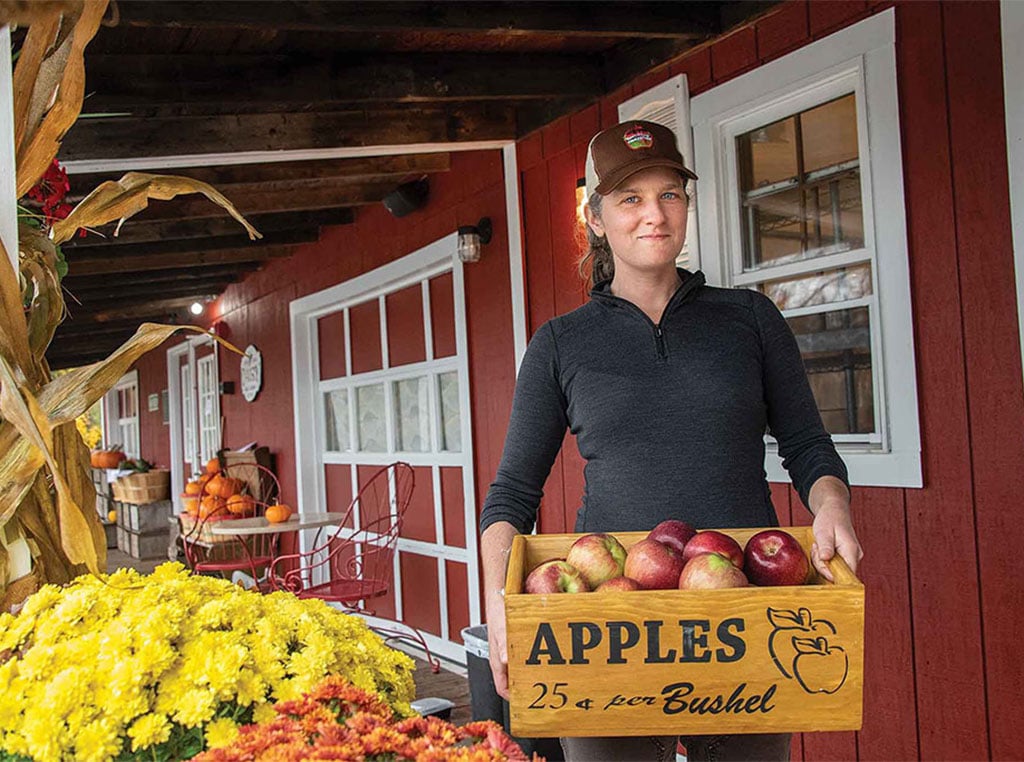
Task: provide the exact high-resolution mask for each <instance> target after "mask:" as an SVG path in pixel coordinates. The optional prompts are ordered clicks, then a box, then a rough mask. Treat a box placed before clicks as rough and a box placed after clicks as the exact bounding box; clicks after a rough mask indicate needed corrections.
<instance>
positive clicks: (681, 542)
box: [647, 519, 697, 553]
mask: <svg viewBox="0 0 1024 762" xmlns="http://www.w3.org/2000/svg"><path fill="white" fill-rule="evenodd" d="M695 534H697V530H696V529H694V528H693V527H692V526H690V525H689V524H687V523H686V522H685V521H679V520H678V519H668V520H666V521H663V522H661V523H660V524H658V526H656V527H654V529H652V530H651V531H650V532H649V533H648V535H647V539H649V540H657V541H658V542H660V543H662V544H664V545H668V546H669V547H670V548H672V550H674V551H675V552H676V553H682V552H683V548H685V547H686V543H688V542H689V541H690V538H691V537H693V536H694V535H695Z"/></svg>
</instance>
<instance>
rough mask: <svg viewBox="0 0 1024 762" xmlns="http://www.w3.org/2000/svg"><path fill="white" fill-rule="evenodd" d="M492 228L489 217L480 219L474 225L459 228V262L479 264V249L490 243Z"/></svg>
mask: <svg viewBox="0 0 1024 762" xmlns="http://www.w3.org/2000/svg"><path fill="white" fill-rule="evenodd" d="M493 233H494V228H493V227H492V226H491V218H490V217H481V218H480V221H479V222H478V223H476V225H460V226H459V245H458V254H459V260H460V261H462V262H479V261H480V247H481V246H482V245H483V244H487V243H490V242H491V236H492V235H493Z"/></svg>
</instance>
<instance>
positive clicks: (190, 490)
mask: <svg viewBox="0 0 1024 762" xmlns="http://www.w3.org/2000/svg"><path fill="white" fill-rule="evenodd" d="M202 490H203V488H202V486H201V485H200V484H199V482H188V483H187V484H185V494H186V495H198V494H199V493H200V492H202Z"/></svg>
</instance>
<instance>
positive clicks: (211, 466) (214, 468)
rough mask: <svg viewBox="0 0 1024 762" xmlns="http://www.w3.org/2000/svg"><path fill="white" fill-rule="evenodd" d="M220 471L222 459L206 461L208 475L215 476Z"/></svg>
mask: <svg viewBox="0 0 1024 762" xmlns="http://www.w3.org/2000/svg"><path fill="white" fill-rule="evenodd" d="M218 471H220V458H210V459H209V460H208V461H206V473H208V474H215V473H217V472H218Z"/></svg>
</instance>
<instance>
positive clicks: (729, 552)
mask: <svg viewBox="0 0 1024 762" xmlns="http://www.w3.org/2000/svg"><path fill="white" fill-rule="evenodd" d="M701 553H720V554H721V555H723V556H725V557H726V558H728V559H729V560H730V561H732V562H733V564H735V566H736V568H737V569H742V568H743V548H741V547H740V544H739V543H738V542H736V540H734V539H732V538H731V537H730V536H729V535H727V534H725V532H719V531H718V530H715V529H705V530H704V531H703V532H697V534H695V535H694V536H693V538H692V539H691V540H690V541H689V542H688V543H686V548H684V549H683V560H684V561H689V560H690V559H691V558H693V557H694V556H696V555H700V554H701Z"/></svg>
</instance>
